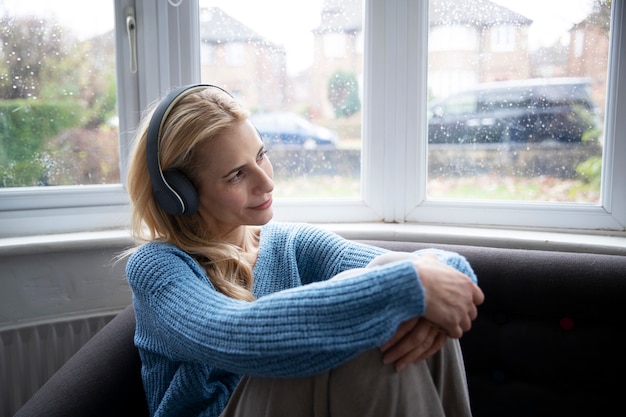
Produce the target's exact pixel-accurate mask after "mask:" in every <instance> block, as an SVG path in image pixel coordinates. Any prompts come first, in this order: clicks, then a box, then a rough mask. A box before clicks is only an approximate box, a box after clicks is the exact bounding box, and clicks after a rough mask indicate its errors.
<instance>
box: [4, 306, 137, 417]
mask: <svg viewBox="0 0 626 417" xmlns="http://www.w3.org/2000/svg"><path fill="white" fill-rule="evenodd" d="M134 332H135V314H134V309H133V307H132V305H129V306H128V307H126V308H125V309H124V310H123V311H122V312H120V313H119V314H118V315H117V316H116V317H114V318H113V320H111V321H110V322H109V323H107V325H106V326H104V327H103V328H102V329H101V330H100V331H99V332H98V333H97V334H96V335H94V336H93V337H92V338H91V339H90V340H89V341H88V342H87V343H86V344H85V345H84V346H83V347H81V348H80V349H79V350H78V352H76V353H75V354H74V355H73V356H72V357H71V358H70V359H69V360H68V361H67V362H66V363H65V364H64V365H63V366H62V367H61V368H60V369H59V370H58V371H57V372H56V373H55V374H54V375H53V376H52V377H51V378H50V379H49V380H48V381H47V382H46V383H45V384H44V385H43V386H42V387H41V388H40V389H39V390H38V391H37V392H36V393H35V395H33V396H32V397H31V398H30V399H29V400H28V401H27V402H26V404H24V405H23V406H22V408H20V410H18V412H17V414H15V417H31V416H46V417H67V416H72V417H81V416H85V417H87V416H89V417H94V416H123V415H133V416H147V415H148V408H147V405H146V400H145V395H144V391H143V385H142V382H141V361H140V359H139V353H138V351H137V348H136V347H135V345H134V343H133V337H134Z"/></svg>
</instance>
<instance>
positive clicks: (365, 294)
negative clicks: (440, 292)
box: [127, 243, 424, 376]
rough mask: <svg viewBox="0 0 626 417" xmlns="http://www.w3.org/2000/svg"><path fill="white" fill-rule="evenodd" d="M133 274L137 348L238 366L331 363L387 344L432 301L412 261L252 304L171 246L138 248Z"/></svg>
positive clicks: (300, 368) (275, 372) (274, 370)
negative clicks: (228, 292) (216, 284)
mask: <svg viewBox="0 0 626 417" xmlns="http://www.w3.org/2000/svg"><path fill="white" fill-rule="evenodd" d="M127 276H128V280H129V282H130V285H131V287H132V290H133V299H134V304H135V310H136V315H137V329H138V330H137V334H136V337H135V342H136V344H137V345H138V347H140V348H141V349H145V350H148V351H151V352H155V353H157V354H159V355H163V356H164V357H167V358H169V359H170V360H171V361H189V362H194V361H195V362H201V363H204V364H207V365H210V366H214V367H216V368H219V369H222V370H225V371H230V372H234V373H237V374H248V375H266V376H296V375H307V374H312V373H316V372H320V371H323V370H326V369H330V368H332V367H335V366H337V365H339V364H340V363H342V362H344V361H346V360H348V359H349V358H351V357H353V356H354V355H356V354H357V353H358V352H361V351H363V350H365V349H368V348H373V347H376V346H379V345H381V344H382V343H384V342H385V341H386V340H388V339H389V338H390V337H391V336H392V334H393V332H394V331H395V329H396V327H397V326H398V324H399V323H401V322H402V321H404V320H406V319H408V318H410V317H414V316H417V315H420V314H422V313H423V308H424V301H423V291H422V289H421V286H420V284H419V281H418V279H417V275H416V272H415V269H414V268H413V266H412V264H411V263H410V262H402V263H397V264H394V265H389V266H388V267H385V268H377V269H374V270H371V271H367V272H366V273H363V274H360V275H358V276H355V277H351V278H349V279H342V280H330V281H323V282H316V283H312V284H310V285H304V286H300V287H297V288H290V289H285V290H281V291H277V292H274V293H271V294H268V295H265V296H262V297H260V298H258V299H257V300H256V301H254V302H243V301H238V300H233V299H230V298H228V297H226V296H224V295H222V294H220V293H218V292H217V291H215V290H214V289H213V287H212V286H211V284H210V283H209V281H208V279H207V278H206V276H205V275H204V272H203V271H202V270H201V269H200V268H199V266H198V265H197V264H196V263H195V262H194V261H193V260H192V259H191V258H190V257H189V256H188V255H187V254H185V253H184V252H182V251H180V250H178V249H177V248H175V247H173V246H170V245H165V244H154V243H153V244H147V245H145V246H143V247H142V248H140V249H139V250H138V251H137V252H135V254H134V255H133V256H132V257H131V258H130V259H129V261H128V264H127Z"/></svg>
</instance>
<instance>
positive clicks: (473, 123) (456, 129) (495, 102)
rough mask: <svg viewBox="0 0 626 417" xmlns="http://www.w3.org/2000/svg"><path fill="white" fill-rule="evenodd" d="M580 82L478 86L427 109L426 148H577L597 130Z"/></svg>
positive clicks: (592, 108) (539, 80)
mask: <svg viewBox="0 0 626 417" xmlns="http://www.w3.org/2000/svg"><path fill="white" fill-rule="evenodd" d="M590 87H591V85H590V81H589V80H588V79H586V78H537V79H529V80H521V81H500V82H494V83H487V84H479V85H478V86H477V87H476V88H473V89H471V90H466V91H463V92H459V93H456V94H454V95H451V96H449V97H446V98H444V99H441V100H438V101H434V102H432V103H431V104H430V105H429V113H428V141H429V143H432V144H476V143H539V142H546V141H549V142H552V143H555V142H556V143H580V142H581V141H582V138H583V134H584V133H585V132H586V131H588V130H591V129H595V128H597V108H596V106H595V103H594V102H593V99H592V98H591V91H590V90H591V88H590Z"/></svg>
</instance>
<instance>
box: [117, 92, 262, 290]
mask: <svg viewBox="0 0 626 417" xmlns="http://www.w3.org/2000/svg"><path fill="white" fill-rule="evenodd" d="M153 112H154V109H152V110H151V111H150V112H149V113H148V114H147V115H145V116H144V118H143V120H142V122H141V124H140V126H139V129H138V130H137V134H136V135H135V140H134V149H133V151H132V154H131V157H130V163H129V167H128V176H127V179H126V185H127V189H128V194H129V196H130V200H131V205H132V213H131V224H130V232H131V235H132V237H133V238H134V240H135V242H137V244H139V245H140V244H143V243H145V242H148V241H153V240H159V241H165V242H169V243H171V244H173V245H175V246H177V247H179V248H180V249H182V250H183V251H185V252H187V253H189V254H190V255H191V256H193V257H194V258H195V259H196V260H197V261H198V263H199V264H200V265H201V266H202V267H203V268H204V269H205V270H206V271H207V275H208V277H209V279H210V281H211V282H212V283H213V285H214V286H215V288H216V289H217V290H218V291H220V292H221V293H223V294H225V295H227V296H229V297H232V298H235V299H240V300H253V299H254V296H253V295H252V265H250V263H249V262H247V261H245V260H244V259H243V257H242V256H241V250H240V249H239V248H237V247H236V246H235V245H232V244H229V243H226V242H223V241H219V240H218V239H216V237H215V236H212V235H211V230H207V228H206V226H205V224H204V223H203V222H202V221H201V219H200V216H199V215H198V214H197V213H194V214H188V215H187V214H185V215H171V214H168V213H166V212H165V211H164V210H163V209H162V208H161V207H159V205H158V204H157V202H156V201H155V199H154V196H153V193H152V183H151V180H150V175H149V173H148V165H147V162H146V136H147V129H148V124H149V122H150V118H151V116H152V113H153ZM247 117H248V112H247V111H246V110H244V109H243V108H242V107H241V105H240V104H239V103H238V102H237V101H236V100H235V99H233V98H232V97H231V96H229V95H228V94H226V93H225V92H223V91H221V90H220V89H219V88H215V87H207V88H206V89H203V90H199V91H195V92H190V93H187V94H186V95H185V96H184V97H182V98H181V99H180V100H179V101H178V103H177V104H176V105H175V106H174V107H173V108H172V110H171V111H170V113H169V115H168V116H167V118H166V120H165V121H164V123H163V125H162V128H161V139H160V144H159V157H160V162H161V167H162V169H163V170H167V169H178V170H179V171H181V172H182V173H183V174H184V175H185V176H187V178H188V179H189V180H190V181H191V182H192V183H193V184H197V183H198V181H197V179H198V176H199V175H200V168H201V167H202V166H204V165H206V161H203V160H201V158H200V155H199V154H200V152H199V149H200V148H201V146H200V145H202V144H204V143H206V142H207V141H210V140H212V139H213V138H215V137H217V136H219V135H220V134H221V133H222V132H223V131H224V130H225V129H227V128H228V127H230V126H232V125H233V124H235V123H238V122H241V121H244V120H246V119H247ZM131 251H132V250H131Z"/></svg>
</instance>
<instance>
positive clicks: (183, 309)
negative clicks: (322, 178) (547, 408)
mask: <svg viewBox="0 0 626 417" xmlns="http://www.w3.org/2000/svg"><path fill="white" fill-rule="evenodd" d="M272 174H273V172H272V165H271V163H270V161H269V159H268V157H267V155H266V151H265V148H264V146H263V143H262V141H261V139H260V137H259V135H258V132H257V131H256V129H255V128H254V126H252V124H251V123H250V122H249V120H248V113H247V112H246V111H245V110H244V109H243V108H242V107H241V106H240V105H239V103H237V102H236V101H235V100H234V99H233V98H232V97H231V96H230V95H229V94H228V93H227V92H225V91H224V90H222V89H221V88H219V87H216V86H208V85H194V86H186V87H183V88H180V89H177V90H174V91H173V92H171V93H170V94H169V95H168V96H167V97H166V98H165V99H164V100H162V101H161V103H160V104H159V105H158V106H157V107H156V109H155V110H153V112H152V113H151V114H150V115H149V117H146V118H145V121H144V122H143V123H142V125H141V126H140V128H139V130H138V133H137V139H136V143H135V148H134V153H133V155H132V158H131V162H130V166H129V171H128V191H129V195H130V198H131V201H132V206H133V212H132V223H131V229H132V234H133V236H134V237H135V238H136V240H137V242H138V244H139V246H138V248H136V249H135V250H134V251H133V253H132V254H131V256H130V258H129V260H128V263H127V268H126V269H127V276H128V280H129V283H130V285H131V288H132V291H133V304H134V307H135V314H136V319H137V328H136V333H135V344H136V345H137V347H138V348H139V352H140V355H141V360H142V378H143V382H144V388H145V391H146V396H147V400H148V406H149V408H150V412H151V415H154V416H200V415H202V416H234V415H242V416H247V417H250V416H254V415H267V416H270V415H271V416H274V415H286V416H306V415H311V416H321V415H333V414H334V415H347V416H349V415H365V414H362V413H370V414H369V415H405V414H406V415H417V414H412V413H413V412H414V411H416V410H418V411H420V412H422V413H423V415H444V414H445V413H448V414H450V415H451V414H456V415H469V414H470V412H469V401H468V397H467V389H466V387H465V379H464V378H465V377H464V369H463V363H462V358H461V354H460V350H459V348H458V341H457V340H456V338H459V337H461V336H462V334H463V332H465V331H467V330H469V328H470V326H471V321H472V320H473V319H474V318H475V317H476V314H477V310H476V306H477V305H478V304H480V303H481V302H482V300H483V294H482V292H481V291H480V289H479V288H478V287H477V286H476V285H475V280H476V277H475V276H474V273H473V272H472V270H471V268H470V266H469V265H468V264H467V262H466V261H465V260H464V259H463V258H462V257H460V256H458V255H456V254H452V253H448V252H443V251H431V252H429V253H427V254H424V253H416V254H393V253H392V254H386V255H385V252H386V251H384V250H382V249H379V248H375V247H370V246H366V245H361V244H357V243H354V242H350V241H347V240H344V239H342V238H340V237H339V236H337V235H335V234H333V233H330V232H328V231H324V230H322V229H319V228H316V227H313V226H311V225H307V224H289V223H280V222H275V221H272V192H273V190H274V184H273V182H272ZM381 255H382V258H381V257H380V256H381ZM388 256H392V257H394V258H393V259H387V258H385V257H388ZM398 257H399V258H403V259H398ZM373 260H374V263H376V262H378V263H380V264H382V265H377V266H376V265H373V264H372V265H369V266H368V264H370V262H372V261H373ZM333 278H334V279H333ZM433 355H434V356H433ZM431 356H432V358H431ZM426 358H430V359H426ZM392 380H393V381H395V382H393V383H390V382H389V381H392ZM390 410H396V411H390ZM408 413H411V414H408Z"/></svg>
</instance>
